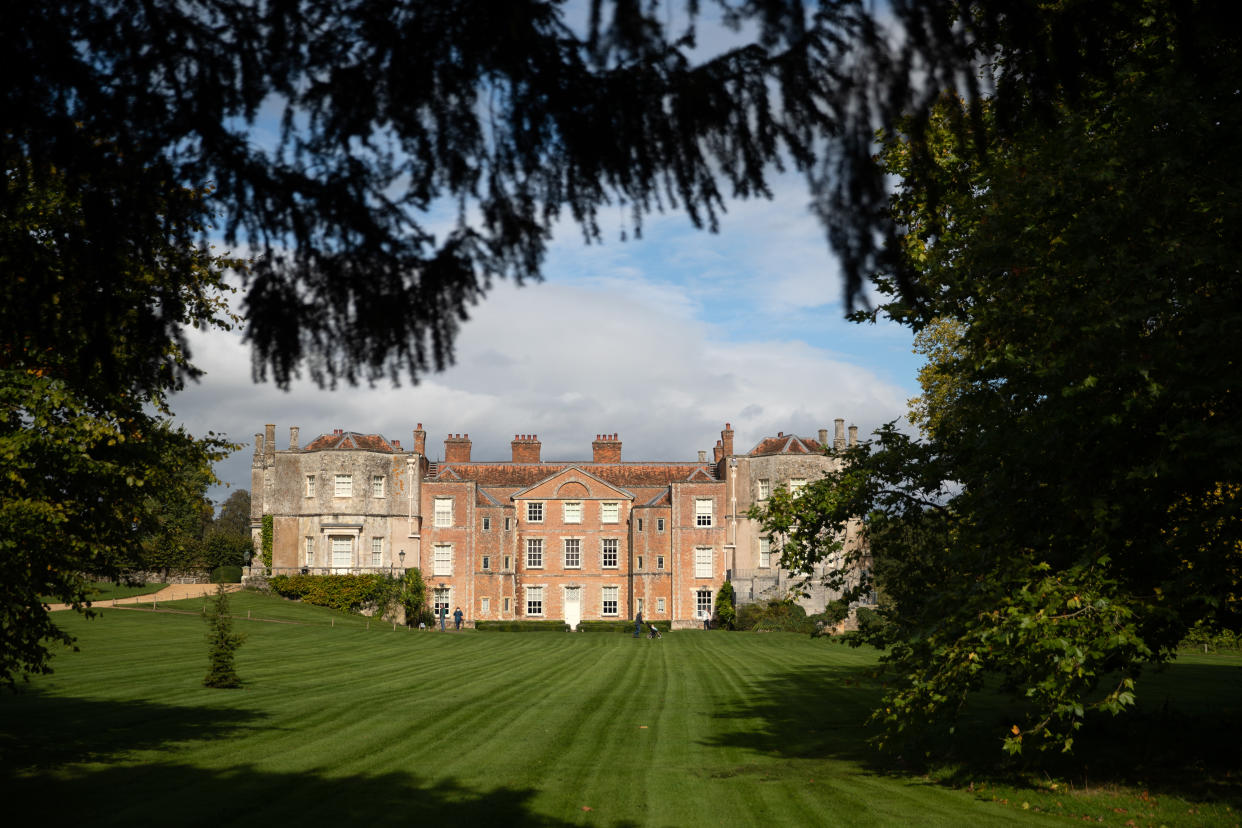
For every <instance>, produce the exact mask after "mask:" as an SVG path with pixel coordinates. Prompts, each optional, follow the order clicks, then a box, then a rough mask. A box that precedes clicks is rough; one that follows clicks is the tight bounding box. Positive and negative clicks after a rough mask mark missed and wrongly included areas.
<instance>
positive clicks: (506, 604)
mask: <svg viewBox="0 0 1242 828" xmlns="http://www.w3.org/2000/svg"><path fill="white" fill-rule="evenodd" d="M512 600H513V599H512V598H506V599H505V612H509V611H510V610H511V609H513V605H512V604H511V603H509V602H510V601H512Z"/></svg>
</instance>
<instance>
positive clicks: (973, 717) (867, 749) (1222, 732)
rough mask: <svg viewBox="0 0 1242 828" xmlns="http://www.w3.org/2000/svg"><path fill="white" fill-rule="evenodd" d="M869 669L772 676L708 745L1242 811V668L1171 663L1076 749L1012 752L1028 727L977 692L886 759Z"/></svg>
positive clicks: (878, 688)
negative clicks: (1128, 792)
mask: <svg viewBox="0 0 1242 828" xmlns="http://www.w3.org/2000/svg"><path fill="white" fill-rule="evenodd" d="M873 672H874V671H873V669H872V668H858V667H855V668H849V667H841V666H828V665H825V666H816V667H810V668H800V669H796V670H789V671H787V672H784V673H780V674H777V675H774V676H773V677H771V678H770V679H769V680H768V681H766V682H764V683H763V684H762V685H761V689H760V690H759V691H758V692H756V693H754V694H753V695H752V696H751V697H750V698H749V699H748V700H746V701H744V702H743V703H742V704H741V705H739V706H736V707H734V708H733V709H730V710H727V711H722V712H719V713H717V714H715V715H716V717H717V718H720V719H735V720H737V723H738V725H737V727H736V728H734V729H731V730H729V731H728V732H726V733H723V734H721V735H720V736H718V737H716V738H715V739H713V740H711V742H710V744H715V745H718V746H731V747H741V748H746V749H750V750H754V751H757V752H760V753H765V754H769V755H775V756H782V757H786V758H830V759H840V760H845V761H850V762H854V763H857V764H858V765H859V766H860V767H862V768H863V769H865V770H867V771H870V772H873V773H879V774H912V773H917V774H930V775H931V776H932V778H935V779H939V780H941V781H944V782H947V783H949V784H952V785H956V786H962V787H966V786H971V785H977V784H979V783H981V782H983V783H994V784H995V783H999V784H1007V785H1016V786H1026V785H1029V784H1030V783H1032V782H1033V781H1035V780H1038V779H1042V780H1045V781H1047V780H1049V779H1061V780H1066V781H1067V782H1068V783H1069V784H1070V785H1071V786H1073V787H1074V788H1076V789H1077V788H1083V787H1085V788H1087V789H1093V788H1100V787H1107V786H1113V785H1119V786H1126V787H1130V788H1136V789H1139V790H1146V791H1150V792H1151V793H1152V794H1156V793H1168V794H1172V795H1175V796H1179V797H1183V798H1187V799H1192V800H1197V801H1220V802H1224V803H1228V804H1230V805H1232V806H1233V807H1235V808H1236V807H1238V806H1239V805H1242V662H1239V661H1232V662H1226V663H1221V664H1185V663H1174V664H1171V665H1168V666H1167V667H1165V668H1163V669H1160V670H1154V671H1149V673H1148V674H1147V675H1145V676H1144V677H1143V678H1142V679H1140V682H1139V686H1138V691H1139V703H1138V704H1137V705H1136V706H1135V708H1134V709H1133V710H1132V711H1129V712H1127V713H1126V714H1123V715H1121V716H1116V717H1114V716H1110V715H1108V714H1097V715H1093V716H1090V717H1089V718H1088V720H1087V722H1086V724H1085V725H1084V726H1083V728H1082V730H1080V731H1079V733H1078V735H1077V737H1076V739H1075V748H1074V752H1073V753H1072V754H1068V755H1067V754H1064V753H1059V752H1052V753H1049V754H1045V755H1042V756H1041V755H1036V754H1034V753H1032V754H1031V755H1026V756H1019V757H1010V756H1007V755H1006V754H1005V753H1004V752H1003V751H1002V749H1001V738H1002V736H1003V734H1004V733H1005V732H1006V731H1007V730H1008V729H1009V727H1010V726H1011V725H1012V724H1013V723H1015V722H1017V721H1021V719H1020V718H1019V715H1020V707H1019V705H1017V704H1016V703H1015V702H1014V700H1013V699H1011V698H1010V697H1009V696H1006V695H1003V694H1001V693H999V692H989V691H984V692H980V693H978V694H975V695H974V696H972V698H971V700H970V704H969V705H968V706H967V708H966V711H965V715H964V716H963V718H962V719H961V720H959V721H958V722H957V724H956V727H955V729H954V730H953V732H949V731H948V729H945V730H943V731H940V732H933V733H928V734H926V735H925V737H924V740H923V741H922V742H921V744H919V745H917V746H915V745H907V746H905V748H904V749H903V750H901V751H898V752H896V753H887V754H886V753H881V752H879V751H878V750H876V749H874V748H873V747H872V746H871V745H870V743H869V741H868V740H869V738H870V737H872V736H874V735H875V734H876V730H875V728H874V727H869V726H868V725H867V720H868V718H869V717H870V714H871V711H872V710H873V709H874V708H875V706H876V705H877V704H878V703H879V702H880V699H881V697H882V695H883V692H884V690H883V686H882V684H881V682H880V679H878V678H874V677H873Z"/></svg>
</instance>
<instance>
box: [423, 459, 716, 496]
mask: <svg viewBox="0 0 1242 828" xmlns="http://www.w3.org/2000/svg"><path fill="white" fill-rule="evenodd" d="M571 466H576V467H578V468H580V469H582V470H583V471H586V472H588V473H590V474H592V475H594V476H596V477H598V478H599V479H601V480H603V481H605V482H607V483H611V484H612V485H613V486H619V487H621V488H624V489H631V490H633V489H639V488H642V487H644V486H667V485H669V484H670V483H681V482H685V481H688V480H691V479H694V480H696V481H701V480H715V479H716V477H715V475H714V474H713V473H712V468H711V467H710V466H708V465H705V464H702V463H440V465H439V468H438V469H437V473H436V474H435V475H432V478H433V479H436V480H446V479H458V480H473V481H475V482H476V483H478V484H479V485H480V486H487V487H489V488H493V487H513V488H515V489H523V488H526V487H527V486H533V485H535V484H536V483H538V482H539V481H541V480H546V479H547V478H549V477H552V476H553V475H555V474H558V473H560V472H562V471H564V470H565V469H567V468H570V467H571ZM450 475H451V477H450Z"/></svg>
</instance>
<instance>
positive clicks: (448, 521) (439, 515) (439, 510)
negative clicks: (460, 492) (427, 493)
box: [432, 497, 453, 526]
mask: <svg viewBox="0 0 1242 828" xmlns="http://www.w3.org/2000/svg"><path fill="white" fill-rule="evenodd" d="M432 515H433V520H434V522H435V525H436V526H452V525H453V498H451V497H437V498H436V500H435V511H434V512H433V513H432Z"/></svg>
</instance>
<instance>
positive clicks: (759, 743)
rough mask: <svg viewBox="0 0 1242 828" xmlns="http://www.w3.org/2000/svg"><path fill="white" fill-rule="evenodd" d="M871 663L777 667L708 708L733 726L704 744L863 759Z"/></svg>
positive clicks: (875, 698) (874, 696)
mask: <svg viewBox="0 0 1242 828" xmlns="http://www.w3.org/2000/svg"><path fill="white" fill-rule="evenodd" d="M874 672H875V668H874V667H852V666H850V667H846V666H840V665H823V666H815V667H800V668H798V669H795V670H789V671H787V672H783V673H778V674H775V675H773V676H772V677H770V678H768V679H767V680H765V681H763V682H761V683H760V685H759V687H760V689H759V690H758V691H757V692H755V693H753V694H751V696H750V697H749V699H747V700H746V701H744V702H743V703H742V704H740V705H738V706H735V707H733V708H731V709H728V710H723V711H718V712H717V713H715V714H714V716H715V718H717V719H734V720H737V728H736V729H732V730H730V731H728V732H725V733H721V734H720V735H719V736H716V737H714V738H713V739H710V740H708V742H707V744H709V745H714V746H718V747H741V748H746V749H749V750H754V751H758V752H760V753H767V754H773V755H778V756H784V757H787V758H833V759H844V760H848V761H853V762H858V763H859V764H867V763H869V762H870V761H871V760H872V759H873V758H874V751H872V750H871V748H870V747H869V746H868V744H867V737H868V736H870V735H871V729H870V728H868V727H867V725H866V722H867V718H868V717H869V716H870V715H871V711H872V710H873V709H874V707H875V705H876V704H877V703H878V702H879V699H880V694H881V692H882V691H881V688H880V683H879V681H878V680H877V679H875V678H873V677H872V674H873V673H874Z"/></svg>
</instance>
